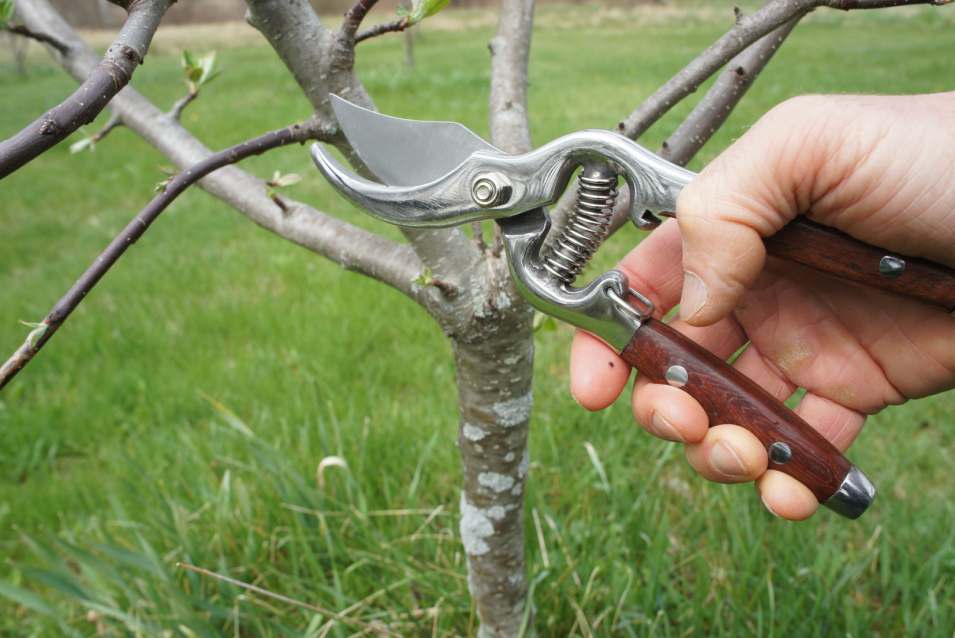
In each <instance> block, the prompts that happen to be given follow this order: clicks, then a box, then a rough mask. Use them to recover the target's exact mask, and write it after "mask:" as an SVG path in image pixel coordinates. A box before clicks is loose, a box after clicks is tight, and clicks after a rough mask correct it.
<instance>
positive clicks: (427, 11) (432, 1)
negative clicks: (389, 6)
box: [408, 0, 450, 24]
mask: <svg viewBox="0 0 955 638" xmlns="http://www.w3.org/2000/svg"><path fill="white" fill-rule="evenodd" d="M449 1H450V0H414V4H413V5H412V7H411V11H410V12H409V13H408V22H409V23H411V24H417V23H419V22H421V21H422V20H424V19H425V18H430V17H431V16H433V15H435V14H436V13H438V12H439V11H441V9H444V8H445V7H446V6H448V2H449Z"/></svg>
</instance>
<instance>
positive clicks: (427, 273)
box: [413, 266, 434, 286]
mask: <svg viewBox="0 0 955 638" xmlns="http://www.w3.org/2000/svg"><path fill="white" fill-rule="evenodd" d="M433 282H434V273H433V272H431V269H430V268H428V267H427V266H425V267H424V270H422V271H421V272H420V273H418V276H417V277H415V278H414V282H413V283H416V284H418V285H419V286H430V285H431V284H432V283H433Z"/></svg>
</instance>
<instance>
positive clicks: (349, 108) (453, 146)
mask: <svg viewBox="0 0 955 638" xmlns="http://www.w3.org/2000/svg"><path fill="white" fill-rule="evenodd" d="M329 98H330V99H331V103H332V109H333V110H334V111H335V117H337V118H338V124H339V126H341V129H342V132H343V133H344V134H345V137H347V138H348V142H349V144H351V146H352V148H353V149H355V152H356V153H357V154H358V157H360V158H361V160H362V162H364V163H365V166H367V167H368V169H369V170H371V172H372V173H374V174H375V175H376V176H377V177H378V178H379V179H380V180H382V181H383V182H385V183H386V184H389V185H391V186H418V185H420V184H426V183H428V182H431V181H433V180H435V179H437V178H439V177H442V176H443V175H447V173H448V172H449V171H450V170H451V169H453V168H455V167H456V166H458V165H459V164H461V162H463V161H464V160H466V159H467V158H468V157H470V156H471V154H472V153H474V152H475V151H494V152H497V153H500V152H501V151H499V150H498V149H496V148H495V147H494V146H492V145H490V144H488V143H487V142H485V141H484V140H483V139H481V138H480V137H478V136H477V135H475V134H474V133H472V132H471V131H470V130H468V129H467V128H466V127H464V126H463V125H461V124H458V123H457V122H425V121H418V120H405V119H402V118H400V117H392V116H390V115H382V114H381V113H376V112H375V111H369V110H368V109H365V108H362V107H360V106H357V105H355V104H352V103H351V102H349V101H347V100H345V99H342V98H340V97H338V96H337V95H330V96H329Z"/></svg>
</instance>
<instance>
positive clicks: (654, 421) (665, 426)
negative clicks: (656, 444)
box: [650, 412, 683, 442]
mask: <svg viewBox="0 0 955 638" xmlns="http://www.w3.org/2000/svg"><path fill="white" fill-rule="evenodd" d="M650 430H651V431H652V432H653V433H654V434H656V435H657V436H659V437H660V438H663V439H666V440H667V441H679V442H682V441H683V436H681V435H680V432H679V431H678V430H677V429H676V428H675V427H673V424H672V423H670V422H669V421H667V419H666V417H664V416H663V415H661V414H660V413H658V412H654V413H653V414H652V415H651V416H650Z"/></svg>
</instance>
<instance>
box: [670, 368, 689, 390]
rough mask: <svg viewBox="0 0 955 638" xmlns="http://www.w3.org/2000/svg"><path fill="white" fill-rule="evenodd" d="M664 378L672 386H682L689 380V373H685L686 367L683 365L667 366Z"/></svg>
mask: <svg viewBox="0 0 955 638" xmlns="http://www.w3.org/2000/svg"><path fill="white" fill-rule="evenodd" d="M664 378H666V380H667V383H669V384H670V385H672V386H673V387H676V388H682V387H683V386H685V385H686V382H687V381H689V380H690V375H689V374H687V372H686V368H684V367H683V366H670V367H669V368H667V371H666V374H665V375H664Z"/></svg>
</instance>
